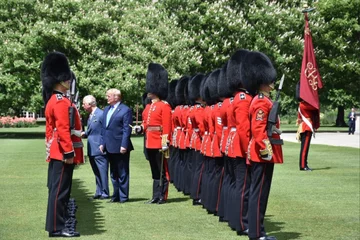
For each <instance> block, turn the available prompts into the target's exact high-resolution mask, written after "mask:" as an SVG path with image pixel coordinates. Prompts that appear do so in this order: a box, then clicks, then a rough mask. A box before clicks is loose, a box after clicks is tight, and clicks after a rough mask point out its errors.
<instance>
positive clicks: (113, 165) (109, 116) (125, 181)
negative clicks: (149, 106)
mask: <svg viewBox="0 0 360 240" xmlns="http://www.w3.org/2000/svg"><path fill="white" fill-rule="evenodd" d="M106 98H107V102H108V104H109V106H107V107H105V109H104V114H103V122H102V132H101V135H102V142H101V145H100V147H99V148H100V151H101V152H105V151H106V153H107V156H108V160H109V163H110V177H111V181H112V184H113V187H114V194H113V195H112V198H111V200H110V202H111V203H115V202H120V203H124V202H126V201H128V199H129V173H130V171H129V160H130V151H131V150H134V148H133V145H132V143H131V140H130V135H131V127H130V125H131V124H132V111H131V109H130V108H129V107H128V106H126V105H125V104H124V103H122V102H121V92H120V90H118V89H115V88H112V89H109V90H108V91H107V92H106Z"/></svg>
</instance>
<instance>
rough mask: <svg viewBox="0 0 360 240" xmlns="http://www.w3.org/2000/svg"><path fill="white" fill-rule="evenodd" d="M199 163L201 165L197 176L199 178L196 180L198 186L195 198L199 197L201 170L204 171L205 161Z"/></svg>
mask: <svg viewBox="0 0 360 240" xmlns="http://www.w3.org/2000/svg"><path fill="white" fill-rule="evenodd" d="M201 165H202V166H201V170H200V176H199V180H198V187H197V190H196V198H199V192H200V184H201V178H202V174H203V171H204V167H205V163H204V162H203V163H202V164H201Z"/></svg>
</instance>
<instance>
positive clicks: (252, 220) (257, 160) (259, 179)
mask: <svg viewBox="0 0 360 240" xmlns="http://www.w3.org/2000/svg"><path fill="white" fill-rule="evenodd" d="M241 75H242V78H243V79H246V82H248V88H247V89H248V90H249V91H250V92H255V91H256V90H257V91H258V94H257V95H256V96H255V97H254V98H253V100H252V102H251V105H250V109H249V117H250V121H251V140H250V143H249V148H248V152H247V154H248V155H247V160H248V163H249V164H251V174H250V175H251V185H250V194H249V210H248V224H249V232H248V235H249V239H251V240H258V239H259V240H274V239H276V238H275V237H272V236H267V235H266V232H265V228H264V217H265V212H266V207H267V203H268V198H269V194H270V187H271V181H272V176H273V171H274V164H276V163H283V154H282V148H281V145H277V144H273V143H272V142H274V143H275V142H276V140H278V142H279V140H280V136H279V135H278V134H276V133H273V134H272V136H271V137H268V135H267V121H268V116H269V113H270V110H271V108H272V105H273V102H272V100H271V99H270V91H271V90H272V89H274V82H275V79H276V70H275V68H274V67H273V65H272V63H271V61H270V59H269V58H268V57H267V56H266V55H265V54H263V53H260V52H250V53H248V54H247V55H246V57H245V59H244V61H243V64H242V68H241ZM279 125H280V123H279V120H278V122H277V124H276V127H277V128H279Z"/></svg>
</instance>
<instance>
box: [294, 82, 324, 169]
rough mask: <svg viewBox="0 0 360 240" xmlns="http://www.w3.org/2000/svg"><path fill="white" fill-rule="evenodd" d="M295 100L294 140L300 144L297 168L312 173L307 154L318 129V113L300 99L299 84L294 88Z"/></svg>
mask: <svg viewBox="0 0 360 240" xmlns="http://www.w3.org/2000/svg"><path fill="white" fill-rule="evenodd" d="M296 98H297V99H298V100H299V102H300V103H299V109H298V117H297V120H296V124H298V125H299V128H298V131H297V136H296V138H297V139H298V141H300V142H301V148H300V157H299V167H300V171H312V169H311V168H310V167H309V166H308V160H307V159H308V153H309V149H310V142H311V136H312V135H313V132H314V136H315V131H316V130H317V129H318V128H319V127H320V115H319V114H320V112H319V110H318V109H316V108H315V107H313V106H311V105H310V104H308V103H307V102H305V101H303V100H302V99H301V98H300V82H299V83H298V84H297V86H296Z"/></svg>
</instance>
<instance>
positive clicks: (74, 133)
mask: <svg viewBox="0 0 360 240" xmlns="http://www.w3.org/2000/svg"><path fill="white" fill-rule="evenodd" d="M71 135H75V136H77V137H81V130H74V129H73V130H71Z"/></svg>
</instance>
